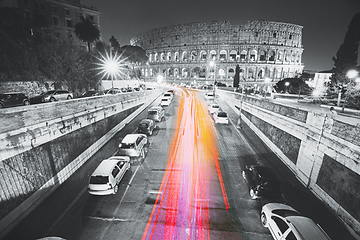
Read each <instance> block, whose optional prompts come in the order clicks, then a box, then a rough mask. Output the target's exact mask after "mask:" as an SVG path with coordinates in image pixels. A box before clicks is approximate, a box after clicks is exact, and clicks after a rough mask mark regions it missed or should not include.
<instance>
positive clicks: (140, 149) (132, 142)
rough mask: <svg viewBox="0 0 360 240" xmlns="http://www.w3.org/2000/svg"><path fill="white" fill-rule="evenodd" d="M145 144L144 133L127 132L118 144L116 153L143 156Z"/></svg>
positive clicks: (146, 141)
mask: <svg viewBox="0 0 360 240" xmlns="http://www.w3.org/2000/svg"><path fill="white" fill-rule="evenodd" d="M147 144H148V139H147V136H146V134H141V133H137V134H127V135H126V136H125V137H124V138H123V140H122V141H121V143H120V144H119V150H118V152H117V153H116V155H119V156H129V157H140V158H144V157H145V152H146V151H145V147H146V146H147Z"/></svg>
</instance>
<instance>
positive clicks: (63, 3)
mask: <svg viewBox="0 0 360 240" xmlns="http://www.w3.org/2000/svg"><path fill="white" fill-rule="evenodd" d="M0 7H14V8H20V9H22V10H23V11H24V15H25V17H26V18H27V19H29V20H32V21H35V22H37V23H40V24H41V25H44V26H46V27H48V28H49V29H50V30H51V32H52V33H53V34H54V35H55V36H56V37H57V38H59V40H63V41H67V42H71V43H76V44H79V45H83V46H86V45H85V44H84V43H82V42H81V41H80V40H79V39H78V38H77V37H76V35H75V33H74V30H75V25H76V24H77V23H78V22H79V18H80V16H84V17H87V18H90V19H92V21H93V22H94V24H95V25H96V26H97V27H98V28H99V29H100V18H99V16H100V12H99V11H97V10H96V8H95V7H93V6H87V5H84V4H81V2H80V0H0Z"/></svg>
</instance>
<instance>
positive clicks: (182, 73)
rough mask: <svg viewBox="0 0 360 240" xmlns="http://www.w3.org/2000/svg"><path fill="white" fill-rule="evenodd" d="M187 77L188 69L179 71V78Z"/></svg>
mask: <svg viewBox="0 0 360 240" xmlns="http://www.w3.org/2000/svg"><path fill="white" fill-rule="evenodd" d="M188 76H189V69H187V68H183V69H182V70H181V77H183V78H187V77H188Z"/></svg>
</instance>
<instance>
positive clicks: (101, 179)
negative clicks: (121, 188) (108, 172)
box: [90, 176, 109, 184]
mask: <svg viewBox="0 0 360 240" xmlns="http://www.w3.org/2000/svg"><path fill="white" fill-rule="evenodd" d="M108 182H109V177H108V176H91V177H90V184H106V183H108Z"/></svg>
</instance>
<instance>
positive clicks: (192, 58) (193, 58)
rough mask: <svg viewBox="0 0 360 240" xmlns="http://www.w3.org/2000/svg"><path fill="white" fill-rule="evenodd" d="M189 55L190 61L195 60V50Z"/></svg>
mask: <svg viewBox="0 0 360 240" xmlns="http://www.w3.org/2000/svg"><path fill="white" fill-rule="evenodd" d="M190 55H191V61H196V56H197V52H196V51H192V52H191V54H190Z"/></svg>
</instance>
